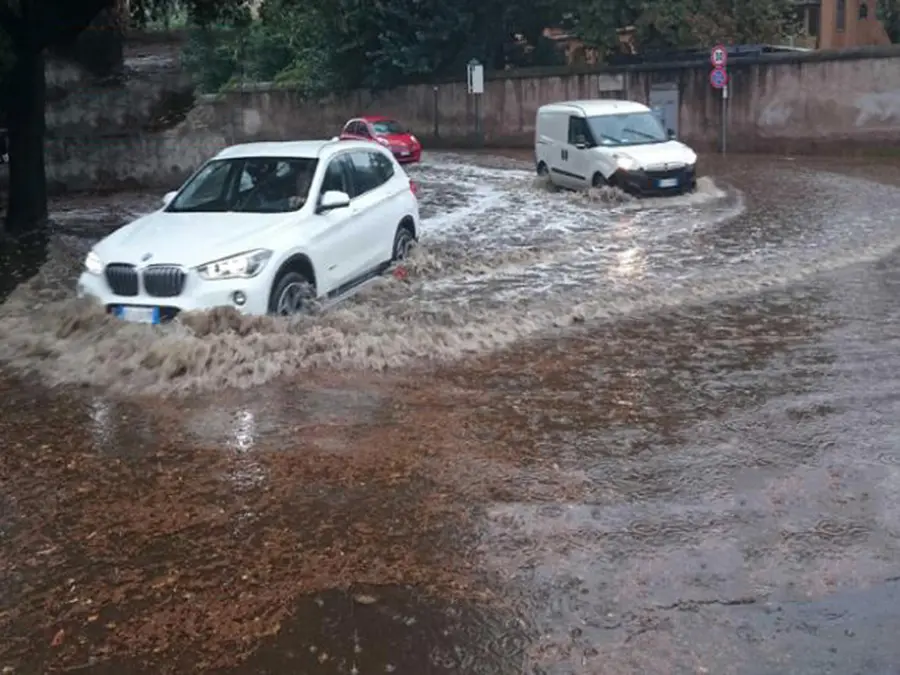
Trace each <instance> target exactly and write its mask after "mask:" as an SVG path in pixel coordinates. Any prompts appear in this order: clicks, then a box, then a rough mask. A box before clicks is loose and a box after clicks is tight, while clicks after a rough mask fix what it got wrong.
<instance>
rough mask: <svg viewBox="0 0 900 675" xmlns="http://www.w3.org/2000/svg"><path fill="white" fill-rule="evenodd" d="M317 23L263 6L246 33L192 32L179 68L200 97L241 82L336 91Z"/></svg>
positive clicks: (281, 7) (299, 12) (312, 17)
mask: <svg viewBox="0 0 900 675" xmlns="http://www.w3.org/2000/svg"><path fill="white" fill-rule="evenodd" d="M327 45H328V41H327V40H326V39H325V31H324V30H323V28H322V25H321V21H320V20H319V17H318V16H317V15H316V14H314V13H313V12H311V11H309V10H307V9H299V8H297V7H296V6H294V5H293V4H289V3H287V2H284V1H283V0H282V1H279V0H267V1H266V2H265V3H264V4H263V7H262V11H261V13H260V17H259V19H258V20H256V21H253V22H252V23H250V24H249V25H248V26H246V27H242V28H231V29H222V28H220V29H205V30H200V29H197V30H195V31H194V32H193V33H192V35H191V37H190V39H189V40H188V44H187V46H186V48H185V52H184V56H183V62H184V64H185V67H186V68H187V69H188V71H189V72H191V73H192V74H193V75H194V76H195V79H196V82H197V84H198V86H199V87H200V89H201V90H202V91H204V92H217V91H221V90H222V89H223V88H234V87H237V86H240V84H241V82H248V81H249V82H276V83H278V84H281V85H283V86H290V87H292V88H296V89H298V90H300V91H302V92H303V93H304V94H306V95H308V96H319V95H321V94H324V93H326V92H328V91H330V90H332V89H333V88H334V87H335V86H337V84H338V83H337V81H336V78H335V77H334V75H333V72H334V71H333V69H332V68H331V62H330V58H331V57H330V51H329V50H328V49H327Z"/></svg>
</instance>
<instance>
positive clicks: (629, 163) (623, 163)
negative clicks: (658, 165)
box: [616, 155, 641, 171]
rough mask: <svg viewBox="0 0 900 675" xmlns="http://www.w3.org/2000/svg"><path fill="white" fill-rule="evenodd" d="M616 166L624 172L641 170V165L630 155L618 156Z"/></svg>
mask: <svg viewBox="0 0 900 675" xmlns="http://www.w3.org/2000/svg"><path fill="white" fill-rule="evenodd" d="M616 166H618V167H619V168H620V169H622V171H634V170H636V169H640V168H641V165H640V163H638V161H637V160H636V159H635V158H634V157H631V156H630V155H618V156H617V157H616Z"/></svg>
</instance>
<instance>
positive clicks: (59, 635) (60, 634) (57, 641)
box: [50, 628, 66, 647]
mask: <svg viewBox="0 0 900 675" xmlns="http://www.w3.org/2000/svg"><path fill="white" fill-rule="evenodd" d="M65 637H66V631H64V630H63V629H62V628H60V629H59V630H58V631H56V635H54V636H53V641H52V642H51V643H50V646H51V647H59V646H60V645H61V644H62V643H63V639H64V638H65Z"/></svg>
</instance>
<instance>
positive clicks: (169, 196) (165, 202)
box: [162, 190, 178, 208]
mask: <svg viewBox="0 0 900 675" xmlns="http://www.w3.org/2000/svg"><path fill="white" fill-rule="evenodd" d="M177 194H178V191H177V190H172V192H167V193H166V195H165V196H164V197H163V198H162V205H163V208H166V207H167V206H168V205H169V204H171V203H172V200H173V199H175V195H177Z"/></svg>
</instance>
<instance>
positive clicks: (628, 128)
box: [622, 127, 661, 141]
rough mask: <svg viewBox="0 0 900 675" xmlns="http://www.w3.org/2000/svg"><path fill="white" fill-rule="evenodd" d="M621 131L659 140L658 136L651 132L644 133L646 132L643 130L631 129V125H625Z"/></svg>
mask: <svg viewBox="0 0 900 675" xmlns="http://www.w3.org/2000/svg"><path fill="white" fill-rule="evenodd" d="M622 131H625V132H627V133H629V134H635V135H637V136H643V137H644V138H647V139H649V140H651V141H659V140H661V139H660V138H658V137H656V136H654V135H653V134H648V133H646V132H644V131H638V130H637V129H632V128H631V127H625V128H624V129H622Z"/></svg>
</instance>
